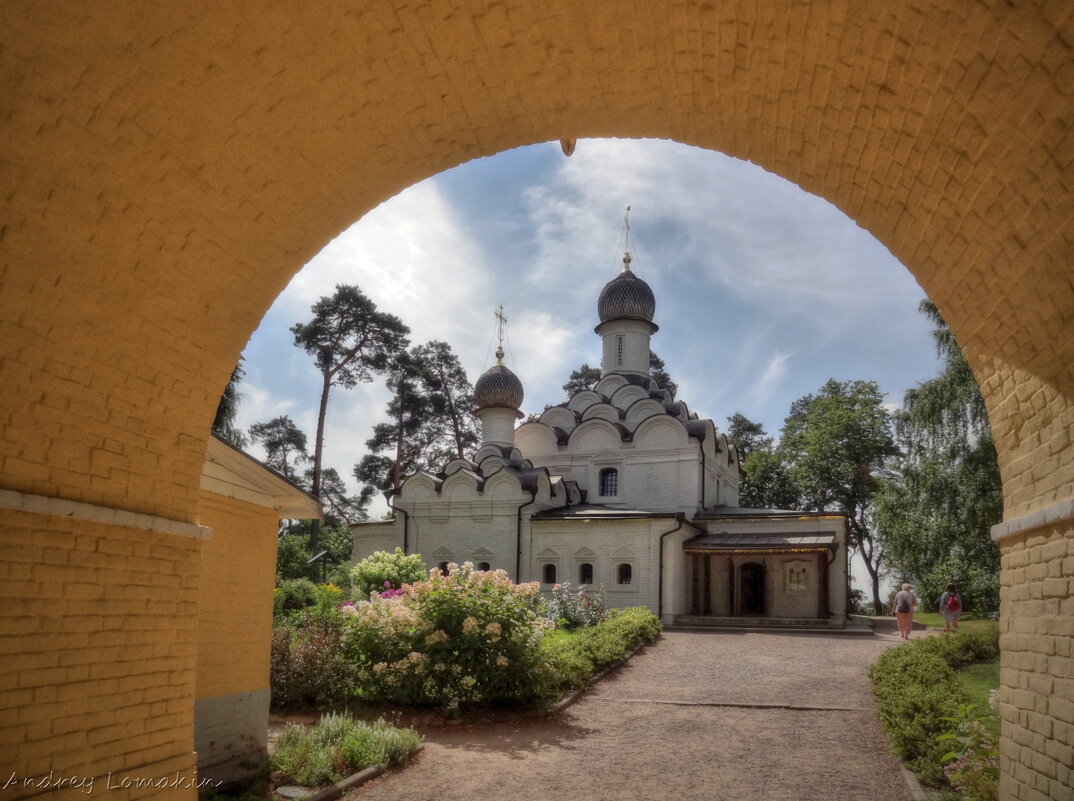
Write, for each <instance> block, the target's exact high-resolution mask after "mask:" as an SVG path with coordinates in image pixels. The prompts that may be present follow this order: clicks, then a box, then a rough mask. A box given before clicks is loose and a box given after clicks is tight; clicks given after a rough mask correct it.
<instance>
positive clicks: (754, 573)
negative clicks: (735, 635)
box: [738, 562, 765, 615]
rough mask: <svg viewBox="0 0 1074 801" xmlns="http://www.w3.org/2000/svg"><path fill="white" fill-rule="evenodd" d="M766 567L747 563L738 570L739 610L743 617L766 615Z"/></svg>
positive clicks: (755, 563)
mask: <svg viewBox="0 0 1074 801" xmlns="http://www.w3.org/2000/svg"><path fill="white" fill-rule="evenodd" d="M764 584H765V570H764V565H762V564H758V563H757V562H747V563H746V564H744V565H742V566H741V567H740V568H739V569H738V609H739V612H740V614H743V615H763V614H764V613H765V604H764V596H765V592H764V590H765V587H764Z"/></svg>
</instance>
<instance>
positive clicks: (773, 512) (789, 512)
mask: <svg viewBox="0 0 1074 801" xmlns="http://www.w3.org/2000/svg"><path fill="white" fill-rule="evenodd" d="M807 517H816V518H828V517H846V515H845V514H843V513H842V512H807V511H803V510H801V509H751V508H749V507H746V506H713V507H712V508H711V509H705V510H702V511H701V512H700V513H699V514H698V515H697V516H696V518H695V519H698V520H718V519H721V518H722V519H727V520H733V519H745V518H766V519H769V520H780V519H784V520H786V519H789V518H807Z"/></svg>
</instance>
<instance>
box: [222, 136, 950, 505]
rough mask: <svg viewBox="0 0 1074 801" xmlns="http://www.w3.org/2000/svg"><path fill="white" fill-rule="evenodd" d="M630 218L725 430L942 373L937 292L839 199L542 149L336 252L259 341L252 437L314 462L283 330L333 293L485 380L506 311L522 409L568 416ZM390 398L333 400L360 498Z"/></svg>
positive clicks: (486, 163) (672, 336)
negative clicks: (928, 302)
mask: <svg viewBox="0 0 1074 801" xmlns="http://www.w3.org/2000/svg"><path fill="white" fill-rule="evenodd" d="M627 206H630V207H631V209H632V210H631V214H630V220H631V228H632V231H633V239H634V243H635V248H634V250H633V253H632V255H633V264H632V266H633V268H634V270H635V272H636V273H637V274H638V275H640V276H641V277H642V278H644V279H645V280H646V281H648V282H649V284H650V285H651V286H652V288H653V291H654V293H655V295H656V301H657V311H656V322H657V323H658V324H659V326H660V331H659V332H658V333H657V334H656V335H655V336H654V337H653V349H654V350H655V351H656V352H657V353H659V354H660V356H661V357H662V358H663V359H664V360H665V362H666V364H667V369H668V372H669V373H670V374H671V376H672V377H673V378H674V379H675V380H676V381H677V382H678V383H679V386H680V390H679V397H680V398H681V399H682V400H685V401H686V402H687V403H688V404H689V406H690V408H691V409H693V410H695V411H698V412H699V413H700V414H701V415H702V416H703V417H711V418H712V419H713V420H714V421H715V422H716V424H717V426H718V427H719V428H722V429H724V430H726V427H727V417H728V416H729V415H731V414H732V413H734V412H736V411H739V412H742V413H743V414H745V415H746V416H747V417H749V418H751V419H753V420H757V421H760V422H762V423H763V424H764V425H765V428H766V429H767V430H768V431H769V432H770V433H773V434H778V432H779V429H780V427H781V425H782V423H783V418H784V417H785V416H786V414H787V411H788V408H789V406H790V404H791V402H792V401H794V400H795V399H797V398H799V397H801V396H802V395H805V394H807V393H809V392H814V391H816V390H817V389H818V388H819V387H820V386H821V385H822V384H823V383H824V382H825V381H826V380H828V379H829V378H832V377H834V378H837V379H839V380H849V379H869V380H875V381H877V382H878V383H879V384H880V387H881V389H882V390H883V391H884V392H886V393H887V395H888V400H889V401H890V403H891V404H893V405H898V404H899V403H900V402H901V398H902V393H903V392H904V391H905V390H906V389H908V388H910V387H912V386H914V385H915V384H916V383H917V382H919V381H922V380H925V379H927V378H930V377H931V376H933V375H934V374H935V373H936V371H937V369H938V368H937V362H936V359H935V356H934V353H933V348H932V340H931V338H930V336H929V327H928V324H927V322H926V321H925V319H924V317H923V316H922V315H921V314H920V313H919V312H918V311H917V305H918V303H919V302H920V301H921V299H922V298H923V297H924V293H923V292H922V291H921V289H920V287H919V286H918V285H917V283H916V281H915V280H914V278H913V277H912V276H911V275H910V273H909V272H907V270H906V269H905V268H904V267H903V266H902V265H901V264H899V262H898V261H896V260H895V258H894V257H893V256H892V255H891V254H890V253H888V251H887V250H886V248H885V247H884V246H883V245H881V244H880V243H879V242H877V241H876V240H875V239H874V238H873V237H872V236H871V235H870V234H869V233H868V232H867V231H865V230H864V229H862V228H859V227H858V226H857V225H856V224H855V223H854V222H853V221H852V220H851V219H849V218H848V217H846V216H845V215H844V214H843V213H842V212H840V211H839V210H837V209H836V208H835V207H834V206H832V205H831V204H829V203H828V202H827V201H825V200H822V199H820V198H818V197H815V196H813V195H809V194H807V193H806V192H804V191H802V190H801V189H800V188H798V187H797V186H796V185H794V184H792V183H790V182H788V181H786V180H784V179H782V178H780V177H778V176H775V175H773V174H771V173H768V172H765V171H764V170H762V169H761V168H760V167H757V166H755V165H752V164H750V163H748V162H744V161H740V160H737V159H732V158H729V157H727V156H724V155H722V154H719V153H715V152H712V151H706V150H701V149H698V148H693V147H688V146H685V145H679V144H676V143H673V142H667V141H655V140H615V139H609V140H588V139H587V140H581V141H580V142H579V143H578V146H577V149H576V151H575V153H574V155H573V156H571V157H570V158H566V157H564V156H563V154H562V152H561V150H560V148H559V145H558V144H556V143H547V144H541V145H534V146H531V147H526V148H518V149H516V150H511V151H507V152H505V153H501V154H499V155H496V156H493V157H490V158H485V159H479V160H476V161H473V162H470V163H468V164H464V165H461V166H459V167H456V168H454V169H452V170H449V171H447V172H444V173H441V174H440V175H437V176H434V177H432V178H430V179H428V180H426V181H423V182H422V183H419V184H416V185H414V186H412V187H410V188H409V189H407V190H405V191H404V192H401V193H400V194H399V195H397V196H396V197H394V198H392V199H390V200H388V201H386V202H385V203H383V204H382V205H381V206H379V207H378V208H376V209H374V210H373V211H371V212H370V213H369V214H367V215H366V216H365V217H364V218H362V219H361V220H359V221H357V222H355V223H354V225H352V226H351V227H350V228H348V229H347V230H346V231H343V232H341V233H340V235H339V236H338V237H337V238H336V239H335V240H333V241H332V242H330V243H326V245H325V248H324V250H322V251H321V253H319V254H318V255H317V256H316V257H315V258H314V259H313V260H312V261H310V263H309V264H308V265H307V266H306V267H305V269H303V270H302V271H301V272H300V273H299V274H298V275H297V276H296V277H295V278H294V280H293V281H292V282H291V284H290V285H289V286H288V288H287V289H286V290H285V291H284V292H283V294H281V295H280V296H279V298H278V299H277V301H276V303H275V304H274V305H273V306H272V308H271V309H270V310H269V312H268V313H267V314H266V315H265V318H264V319H263V320H262V323H261V326H260V327H259V328H258V329H257V331H256V332H255V333H254V335H253V337H252V338H251V340H250V343H249V345H248V347H247V349H246V352H245V355H246V372H247V378H246V382H245V384H244V385H243V386H242V387H241V390H242V392H243V399H242V403H241V405H240V410H239V418H238V422H239V424H240V425H242V426H243V427H246V426H248V425H249V424H251V423H253V422H256V421H259V420H267V419H270V418H272V417H275V416H276V415H279V414H290V415H291V416H292V418H294V419H295V421H296V422H297V423H298V425H299V426H300V427H302V428H303V430H305V431H306V432H307V434H308V435H309V436H310V439H311V448H312V436H313V432H314V429H315V424H316V409H317V400H318V391H319V387H320V381H319V376H318V374H317V373H316V371H315V370H314V368H313V365H312V362H311V360H310V359H309V357H307V356H306V355H305V353H303V352H302V351H300V350H298V349H297V348H295V347H294V346H293V345H292V337H291V334H290V333H289V331H288V328H289V327H290V326H291V325H293V324H294V323H295V322H298V321H306V320H308V319H309V316H310V311H309V309H310V306H311V304H312V303H314V302H315V301H316V300H317V299H318V298H319V297H321V296H323V295H327V294H331V293H332V292H333V291H334V287H335V285H336V284H337V283H352V284H357V285H358V286H359V287H361V288H362V290H363V291H364V292H365V293H366V294H367V295H369V296H370V297H371V298H372V299H373V301H374V302H375V303H376V304H377V305H378V307H379V308H381V309H383V310H385V311H389V312H392V313H393V314H396V315H398V316H399V317H401V318H402V319H403V321H404V322H406V323H407V324H408V325H409V326H410V327H411V329H412V331H413V333H412V341H413V342H415V343H420V342H425V341H427V340H429V339H443V340H446V341H447V342H449V343H451V345H452V346H453V347H454V348H455V350H456V352H457V353H458V354H459V355H460V358H461V359H462V362H463V365H464V366H465V367H466V369H467V371H468V373H469V375H470V380H471V381H474V380H476V378H477V377H478V376H479V375H480V374H481V373H482V372H483V371H484V370H485V369H487V368H488V367H489V366H490V365H491V364H492V362H493V360H494V356H493V355H492V350H493V349H494V345H493V344H492V343H493V339H494V327H495V326H494V324H495V320H494V318H493V312H494V310H495V307H496V306H497V305H498V304H500V303H502V304H503V305H504V308H505V311H506V314H507V317H508V319H509V321H510V322H509V326H508V335H509V338H510V349H509V353H508V358H507V363H508V365H509V366H510V367H511V368H512V369H513V370H514V371H515V372H516V373H517V374H518V376H519V377H520V378H521V380H522V383H523V385H524V387H525V391H526V400H525V403H524V410H525V411H527V412H530V411H540V410H541V409H543V408H544V406H545V405H546V404H550V403H558V402H559V401H560V400H562V395H563V392H562V390H561V386H562V384H563V383H564V382H565V381H566V380H567V376H568V375H569V373H570V372H571V370H572V369H574V368H575V367H577V366H578V365H579V364H581V363H582V362H589V363H590V364H591V365H598V364H599V362H600V341H599V339H598V337H597V336H596V335H595V334H594V333H593V326H594V325H596V323H597V319H596V300H597V295H598V294H599V292H600V289H601V287H602V286H603V285H604V284H605V283H606V282H607V281H609V280H611V279H612V278H614V277H615V275H616V274H617V273H618V271H619V268H620V266H621V260H622V236H623V213H624V211H625V209H626V207H627ZM386 402H387V393H386V391H385V390H384V389H383V387H382V386H380V385H377V384H370V385H363V386H360V387H359V388H358V389H355V390H351V391H343V390H336V391H335V392H334V394H333V396H332V399H331V405H330V408H329V418H328V428H327V437H326V448H325V449H326V456H325V458H326V464H327V465H330V466H334V467H335V468H336V469H337V470H339V472H340V474H341V475H342V476H344V477H345V478H347V479H348V480H349V481H351V482H352V488H353V489H356V487H354V486H353V478H352V477H351V476H350V474H351V469H352V467H353V465H354V464H355V462H357V461H358V460H359V459H360V458H361V456H362V454H363V453H364V446H363V443H364V441H365V440H366V439H367V438H368V437H369V434H370V431H371V428H372V426H373V424H374V423H376V422H378V421H379V420H380V419H381V416H382V413H383V409H384V405H385V403H386ZM253 451H254V452H255V454H256V453H257V449H256V448H253Z"/></svg>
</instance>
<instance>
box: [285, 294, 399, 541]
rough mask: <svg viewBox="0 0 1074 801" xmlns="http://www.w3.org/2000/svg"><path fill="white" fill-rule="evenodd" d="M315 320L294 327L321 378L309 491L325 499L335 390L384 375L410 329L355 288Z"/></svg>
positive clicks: (317, 306)
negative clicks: (326, 439) (326, 438)
mask: <svg viewBox="0 0 1074 801" xmlns="http://www.w3.org/2000/svg"><path fill="white" fill-rule="evenodd" d="M312 312H313V318H312V319H311V320H310V321H309V322H308V323H297V324H295V325H293V326H292V327H291V333H292V334H294V337H295V346H296V347H299V348H302V349H303V350H304V351H306V353H308V354H309V355H310V356H312V357H313V360H314V364H316V366H317V369H318V370H319V371H320V373H321V401H320V406H319V408H318V411H317V435H316V438H315V440H314V449H313V475H312V477H311V481H310V491H311V492H312V493H313V495H314V496H316V497H318V498H319V497H320V496H321V471H322V463H323V457H324V426H325V418H326V417H327V414H328V397H329V394H330V393H331V390H332V387H336V386H338V387H343V388H344V389H352V388H353V387H355V386H357V384H358V383H359V382H368V381H371V380H372V379H373V375H374V374H375V373H380V372H383V371H385V370H386V369H387V368H388V366H389V364H390V363H391V362H392V360H393V359H394V358H395V356H396V355H397V354H398V353H400V352H401V351H402V350H404V349H405V348H406V346H407V334H409V333H410V329H409V328H407V327H406V326H405V325H403V323H402V321H401V320H400V319H399V318H398V317H395V316H394V315H391V314H385V313H383V312H380V311H377V307H376V304H375V303H373V301H372V300H370V299H369V298H368V297H366V296H365V295H364V294H363V293H362V291H361V290H360V289H358V287H356V286H348V285H344V284H340V285H338V286H336V292H335V294H334V295H331V296H330V297H324V298H321V299H320V300H318V301H317V302H316V303H314V304H313V307H312ZM319 535H320V527H319V525H318V523H317V522H316V521H314V523H313V525H312V527H311V540H310V547H311V549H312V550H316V549H317V547H318V545H319Z"/></svg>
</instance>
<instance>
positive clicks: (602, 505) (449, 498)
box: [351, 253, 847, 627]
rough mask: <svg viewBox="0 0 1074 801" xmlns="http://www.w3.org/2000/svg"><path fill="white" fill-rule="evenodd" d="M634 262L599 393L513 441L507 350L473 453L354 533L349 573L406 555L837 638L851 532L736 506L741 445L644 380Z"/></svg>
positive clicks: (625, 276)
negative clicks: (357, 564) (831, 631)
mask: <svg viewBox="0 0 1074 801" xmlns="http://www.w3.org/2000/svg"><path fill="white" fill-rule="evenodd" d="M630 263H631V262H630V255H629V253H628V254H626V255H625V256H624V259H623V270H622V272H621V273H620V274H619V275H618V276H617V277H616V278H614V279H613V280H612V281H609V282H608V283H607V284H606V285H605V286H604V288H603V290H602V291H601V293H600V297H599V299H598V302H597V312H598V317H599V324H598V325H597V327H596V329H595V331H596V333H597V334H598V335H599V336H600V337H601V341H602V347H603V354H602V362H601V377H600V380H599V381H597V383H596V384H595V385H594V386H593V388H592V389H586V390H583V391H581V392H577V393H575V394H574V395H573V396H572V397H570V398H569V399H567V400H566V401H565V402H563V403H561V404H559V405H557V406H552V407H549V408H548V409H546V410H545V411H544V412H543V413H542V414H541V415H540V417H539V419H537V420H535V421H532V422H527V423H525V424H523V425H521V426H517V427H516V424H517V421H518V420H519V419H521V418H522V416H523V415H522V412H521V411H520V409H521V405H522V400H523V396H524V393H523V387H522V383H521V382H520V381H519V379H518V377H517V376H516V375H515V374H514V373H513V372H512V371H511V370H509V369H508V368H507V367H506V366H504V364H503V351H502V348H501V349H500V350H498V351H497V363H496V365H494V366H493V367H492V368H490V369H489V370H488V371H487V372H485V373H484V374H483V375H482V376H481V377H480V378H479V379H478V381H477V382H476V384H475V385H474V402H475V406H476V407H477V408H476V410H475V414H476V415H477V416H478V418H479V419H480V421H481V431H482V436H481V445H480V447H479V448H478V450H477V451H476V453H474V454H473V457H472V458H471V459H455V460H452V461H451V462H449V463H447V464H446V465H443V467H442V469H441V470H439V471H437V472H432V471H427V470H422V471H419V472H417V473H415V474H414V475H411V476H409V477H408V478H407V479H406V480H405V481H404V482H403V484H402V486H401V488H400V490H399V492H398V493H397V494H396V495H395V496H394V497H392V498H391V499H390V502H391V505H392V507H393V509H394V510H395V516H394V519H393V520H390V521H378V522H369V523H358V524H355V525H353V526H352V527H351V530H352V532H353V534H354V552H353V559H354V560H355V561H357V560H359V559H361V558H363V557H365V556H368V555H369V554H371V553H373V552H374V551H378V550H393V549H394V548H396V547H402V548H403V550H404V551H405V552H407V553H419V554H421V555H422V557H423V558H424V559H425V561H426V563H427V564H428V565H429V566H430V567H433V566H441V567H446V565H447V564H448V563H451V562H456V563H462V562H473V564H474V565H475V567H477V568H479V569H503V570H506V571H507V573H508V574H509V575H510V576H511V578H512V579H513V580H515V581H537V582H540V584H541V588H542V590H545V591H550V590H551V589H552V588H553V587H554V586H555V585H556V584H557V583H562V582H566V581H569V582H571V583H572V584H575V585H577V584H584V585H587V586H591V587H597V586H600V587H602V588H603V590H604V594H605V599H606V602H607V604H608V606H609V607H628V606H645V607H648V608H649V609H650V610H652V611H653V612H654V613H656V614H657V615H658V616H659V617H660V618H661V620H662V621H663V622H664V623H666V624H670V623H674V622H679V623H690V622H697V623H703V622H712V621H719V620H720V619H724V620H726V621H727V622H738V623H742V622H748V621H751V620H755V619H756V620H758V621H760V620H767V621H769V622H771V621H776V620H779V621H784V622H787V623H792V624H797V625H801V624H808V625H819V626H834V627H840V626H842V625H843V623H844V621H845V619H846V595H847V545H846V536H847V531H846V520H845V518H844V517H843V516H842V515H841V514H834V513H810V512H797V511H780V510H766V509H746V508H742V507H740V506H739V505H738V487H739V458H738V454H737V452H736V450H735V448H734V446H733V445H731V444H730V443H729V442H728V440H727V438H726V436H725V435H724V434H722V433H721V432H720V431H719V429H718V428H717V427H716V426H715V425H714V423H713V422H712V420H707V419H700V418H699V417H698V415H697V413H696V412H691V411H690V409H689V407H688V406H687V405H686V403H684V402H682V401H679V400H674V399H673V398H672V397H671V395H670V393H669V392H667V390H665V389H664V388H663V387H660V386H658V385H657V383H656V381H654V380H653V379H652V377H651V376H650V372H649V363H650V339H651V337H652V335H653V334H654V333H656V331H657V325H656V324H655V323H654V322H653V318H654V316H655V311H656V302H655V298H654V296H653V293H652V290H651V289H650V287H649V286H648V284H646V283H645V282H644V281H643V280H641V279H640V278H638V277H637V276H636V275H635V274H634V273H633V271H632V270H631V269H630ZM732 619H734V620H732Z"/></svg>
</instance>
